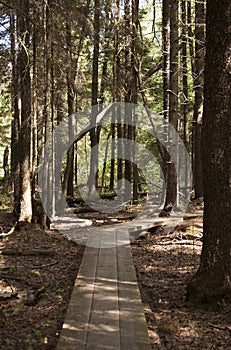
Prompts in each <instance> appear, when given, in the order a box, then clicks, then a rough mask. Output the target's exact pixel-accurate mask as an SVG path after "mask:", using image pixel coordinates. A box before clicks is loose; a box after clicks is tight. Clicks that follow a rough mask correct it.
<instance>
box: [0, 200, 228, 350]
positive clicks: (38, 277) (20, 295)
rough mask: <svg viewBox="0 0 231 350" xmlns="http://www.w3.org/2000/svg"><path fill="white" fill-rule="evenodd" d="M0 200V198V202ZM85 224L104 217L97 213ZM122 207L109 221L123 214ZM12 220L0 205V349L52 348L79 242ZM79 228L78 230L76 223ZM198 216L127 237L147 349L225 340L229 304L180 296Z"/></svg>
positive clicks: (196, 241)
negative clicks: (205, 304)
mask: <svg viewBox="0 0 231 350" xmlns="http://www.w3.org/2000/svg"><path fill="white" fill-rule="evenodd" d="M1 204H2V203H1ZM82 215H83V217H85V218H88V219H90V218H92V219H93V218H94V219H93V220H92V221H93V225H96V226H99V225H105V224H110V223H111V219H107V218H106V219H105V216H103V215H102V214H97V213H85V214H82ZM133 217H134V210H131V209H130V210H124V211H122V212H120V213H119V215H118V217H117V218H116V216H115V217H114V218H113V219H112V222H113V223H115V222H118V223H119V222H122V221H124V220H125V221H128V220H131V219H132V218H133ZM13 225H14V221H13V217H12V215H11V214H9V213H8V210H7V206H6V208H5V209H4V205H1V210H0V350H18V349H20V350H37V349H42V350H55V347H56V344H57V340H58V336H59V333H60V330H61V327H62V323H63V320H64V317H65V310H66V308H67V306H68V302H69V298H70V295H71V291H72V288H73V284H74V281H75V278H76V275H77V273H78V269H79V266H80V263H81V259H82V255H83V252H84V247H83V246H81V245H78V244H76V243H74V242H72V241H70V240H68V239H67V238H64V237H63V236H62V235H61V234H60V233H58V232H57V231H55V230H49V231H46V232H44V231H42V230H41V229H40V228H39V227H38V226H35V225H29V224H24V225H22V226H19V227H18V228H17V227H16V229H15V230H14V232H13V233H11V234H9V235H4V234H2V235H1V232H7V231H9V230H10V229H11V228H12V226H13ZM81 230H84V228H82V229H81ZM201 238H202V218H201V217H198V218H194V219H190V220H185V221H184V222H182V223H181V224H180V225H178V226H177V227H176V228H175V229H173V230H172V231H169V230H167V229H166V228H165V227H161V228H159V229H158V230H156V231H154V232H149V233H148V234H147V235H144V236H143V237H142V238H140V239H138V240H136V241H135V242H134V243H133V244H132V252H133V257H134V263H135V267H136V271H137V278H138V283H139V287H140V291H141V296H142V300H143V304H144V309H145V315H146V319H147V324H148V331H149V336H150V339H151V342H152V348H153V349H171V350H173V349H174V350H181V349H182V350H184V349H190V350H191V349H202V350H206V349H229V348H231V307H230V306H228V305H221V307H220V309H219V310H216V311H214V310H213V311H211V310H201V309H200V310H195V309H193V308H190V307H187V306H186V304H185V293H186V285H187V282H188V280H189V279H190V277H191V276H192V274H193V273H195V271H196V270H197V268H198V264H199V256H200V252H201V246H202V240H201Z"/></svg>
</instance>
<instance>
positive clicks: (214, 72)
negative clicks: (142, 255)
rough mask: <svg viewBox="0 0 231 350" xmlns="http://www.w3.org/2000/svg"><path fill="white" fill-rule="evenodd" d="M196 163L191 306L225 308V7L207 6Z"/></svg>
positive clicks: (228, 10) (230, 190) (230, 140)
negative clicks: (199, 241) (200, 210)
mask: <svg viewBox="0 0 231 350" xmlns="http://www.w3.org/2000/svg"><path fill="white" fill-rule="evenodd" d="M206 25H207V36H206V60H205V93H204V120H203V129H202V161H203V187H204V202H205V208H204V238H203V248H202V255H201V264H200V267H199V270H198V272H197V273H196V274H195V275H194V276H193V278H192V280H191V281H190V283H189V285H188V289H187V299H188V300H189V301H191V302H199V303H204V302H205V303H211V304H212V305H213V306H214V305H218V304H220V303H222V301H227V302H231V254H230V251H231V235H230V227H231V133H230V130H231V119H230V115H231V86H230V72H231V62H230V54H231V52H230V36H231V2H230V1H229V0H222V1H218V0H214V1H207V19H206Z"/></svg>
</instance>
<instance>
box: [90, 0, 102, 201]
mask: <svg viewBox="0 0 231 350" xmlns="http://www.w3.org/2000/svg"><path fill="white" fill-rule="evenodd" d="M94 8H95V13H94V52H93V66H92V88H91V89H92V98H91V102H92V106H96V105H97V104H98V87H99V82H98V77H99V41H100V36H99V32H100V0H95V6H94ZM96 114H97V108H96V107H95V108H94V109H92V115H91V121H92V124H93V128H92V129H91V130H90V139H91V164H90V174H89V179H88V188H89V196H92V195H94V193H95V191H94V190H95V186H96V183H97V179H96V177H97V168H98V152H97V149H96V147H95V146H96V145H97V140H98V130H97V128H96V127H95V125H94V124H95V120H96Z"/></svg>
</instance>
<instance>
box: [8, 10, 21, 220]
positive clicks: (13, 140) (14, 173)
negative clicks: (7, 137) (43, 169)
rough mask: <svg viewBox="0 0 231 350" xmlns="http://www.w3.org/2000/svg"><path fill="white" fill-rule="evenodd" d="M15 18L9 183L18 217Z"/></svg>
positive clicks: (12, 29) (13, 20)
mask: <svg viewBox="0 0 231 350" xmlns="http://www.w3.org/2000/svg"><path fill="white" fill-rule="evenodd" d="M15 24H16V18H15V14H14V12H13V11H11V14H10V40H11V62H12V90H11V101H12V107H11V109H12V115H13V118H12V125H11V183H12V185H13V189H14V215H15V216H16V217H18V215H19V211H20V202H19V199H20V163H19V156H18V151H19V148H18V138H19V126H20V120H19V105H18V98H19V96H18V72H17V64H16V48H15V46H16V45H15V40H16V39H15V38H16V36H17V35H16V28H15Z"/></svg>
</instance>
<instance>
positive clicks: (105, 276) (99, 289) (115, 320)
mask: <svg viewBox="0 0 231 350" xmlns="http://www.w3.org/2000/svg"><path fill="white" fill-rule="evenodd" d="M110 245H115V230H111V231H110V232H108V234H107V233H106V232H105V231H104V230H103V231H102V235H101V246H100V251H99V259H98V265H97V271H96V278H95V286H94V297H93V302H92V309H91V318H90V321H89V328H88V338H87V345H86V350H95V349H101V350H103V349H118V350H120V330H119V310H118V288H117V261H116V247H111V248H105V246H110Z"/></svg>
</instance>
